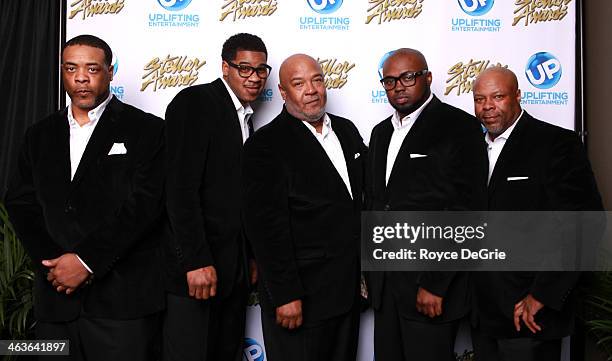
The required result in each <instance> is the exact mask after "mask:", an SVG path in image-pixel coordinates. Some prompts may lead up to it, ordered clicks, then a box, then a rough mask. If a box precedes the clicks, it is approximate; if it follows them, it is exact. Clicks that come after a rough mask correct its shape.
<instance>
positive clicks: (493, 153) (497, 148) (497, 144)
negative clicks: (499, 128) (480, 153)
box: [485, 110, 524, 184]
mask: <svg viewBox="0 0 612 361" xmlns="http://www.w3.org/2000/svg"><path fill="white" fill-rule="evenodd" d="M523 112H524V110H521V114H520V115H519V117H518V118H517V119H516V121H515V122H514V124H512V125H511V126H510V127H509V128H508V129H506V131H505V132H503V133H501V134H500V135H498V136H497V137H496V138H495V139H494V140H491V138H490V137H489V133H488V132H487V133H485V141H486V142H487V154H488V155H489V178H488V179H487V184H489V181H491V175H492V174H493V170H494V169H495V164H496V163H497V159H498V158H499V155H500V154H501V152H502V149H504V145H505V144H506V140H508V138H510V134H511V133H512V131H513V130H514V127H515V126H516V123H518V122H519V120H520V119H521V117H522V116H523Z"/></svg>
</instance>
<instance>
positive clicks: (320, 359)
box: [261, 301, 361, 361]
mask: <svg viewBox="0 0 612 361" xmlns="http://www.w3.org/2000/svg"><path fill="white" fill-rule="evenodd" d="M360 305H361V304H360V303H359V302H357V301H355V302H354V303H353V307H352V308H351V310H350V311H349V312H347V313H345V314H343V315H340V316H336V317H333V318H331V319H328V320H323V321H319V322H316V323H313V324H310V325H302V326H300V327H298V328H297V329H293V330H288V329H286V328H283V327H281V326H279V325H277V324H276V318H275V317H273V316H272V315H268V314H265V313H264V312H262V313H261V323H262V327H263V335H264V342H265V347H266V356H267V357H266V360H269V361H326V360H328V361H355V358H356V357H357V344H358V343H359V317H360Z"/></svg>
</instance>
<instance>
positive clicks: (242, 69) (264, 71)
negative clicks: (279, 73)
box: [225, 60, 272, 79]
mask: <svg viewBox="0 0 612 361" xmlns="http://www.w3.org/2000/svg"><path fill="white" fill-rule="evenodd" d="M225 62H226V63H227V64H228V65H229V66H231V67H232V68H236V69H238V75H240V76H241V77H242V78H249V77H250V76H251V75H253V73H255V74H257V76H258V77H259V78H260V79H266V78H267V77H268V76H269V75H270V71H271V70H272V67H271V66H270V65H268V64H263V65H260V66H258V67H254V66H250V65H244V64H234V63H232V62H231V61H229V60H225Z"/></svg>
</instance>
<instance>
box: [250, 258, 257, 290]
mask: <svg viewBox="0 0 612 361" xmlns="http://www.w3.org/2000/svg"><path fill="white" fill-rule="evenodd" d="M249 274H250V275H251V280H250V281H251V284H252V285H254V284H256V283H257V263H256V262H255V260H254V259H253V258H251V259H249Z"/></svg>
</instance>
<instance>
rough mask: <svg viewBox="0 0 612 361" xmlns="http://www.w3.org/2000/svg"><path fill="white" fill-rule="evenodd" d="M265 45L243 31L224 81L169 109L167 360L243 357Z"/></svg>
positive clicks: (229, 54) (185, 95) (235, 39)
mask: <svg viewBox="0 0 612 361" xmlns="http://www.w3.org/2000/svg"><path fill="white" fill-rule="evenodd" d="M267 56H268V53H267V50H266V46H265V45H264V43H263V41H262V40H261V39H260V38H259V37H257V36H254V35H251V34H244V33H243V34H236V35H234V36H232V37H230V38H229V39H227V40H226V41H225V43H224V44H223V49H222V52H221V58H222V60H223V62H222V66H221V70H222V72H223V77H222V78H220V79H217V80H215V81H214V82H212V83H209V84H204V85H196V86H192V87H189V88H187V89H184V90H183V91H181V92H180V93H179V94H177V96H176V97H175V98H174V99H173V100H172V102H171V103H170V105H168V109H167V110H166V137H167V144H168V180H167V187H166V189H167V198H168V200H167V205H168V214H169V217H170V224H171V227H172V231H173V239H172V242H170V243H169V244H168V245H167V249H166V252H165V254H166V258H167V265H166V270H167V272H166V273H167V280H166V282H167V292H168V293H167V312H166V315H165V319H164V344H163V348H164V352H163V354H164V356H163V357H164V360H166V361H170V360H180V361H185V360H198V361H201V360H240V359H241V355H242V352H241V351H242V342H243V336H244V326H245V317H246V301H247V279H246V278H247V272H246V266H245V265H244V264H243V263H246V261H243V260H245V259H246V258H245V252H244V251H243V248H244V237H243V234H242V226H241V219H240V209H241V200H240V199H241V197H240V178H241V177H240V174H241V162H242V144H243V142H244V141H245V140H246V139H247V138H248V137H249V135H250V134H251V132H252V131H253V125H252V121H251V115H252V114H253V110H252V108H251V106H250V104H251V103H252V102H253V101H255V100H256V99H257V97H258V96H259V94H260V93H261V92H262V90H263V88H264V85H265V83H266V79H267V78H268V75H269V74H270V69H271V68H270V67H269V66H268V65H267V64H266V60H267Z"/></svg>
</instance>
